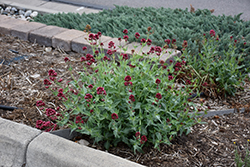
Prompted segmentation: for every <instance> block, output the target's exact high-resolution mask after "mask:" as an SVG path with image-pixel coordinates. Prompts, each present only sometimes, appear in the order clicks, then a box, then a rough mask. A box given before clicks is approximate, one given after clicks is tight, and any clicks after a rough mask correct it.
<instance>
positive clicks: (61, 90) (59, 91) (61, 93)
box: [57, 88, 67, 100]
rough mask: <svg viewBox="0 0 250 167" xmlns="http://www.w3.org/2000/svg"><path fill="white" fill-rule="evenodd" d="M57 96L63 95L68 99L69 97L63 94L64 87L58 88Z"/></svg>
mask: <svg viewBox="0 0 250 167" xmlns="http://www.w3.org/2000/svg"><path fill="white" fill-rule="evenodd" d="M57 97H63V98H65V99H66V100H67V97H66V96H65V95H64V94H63V89H62V88H61V89H59V90H58V94H57Z"/></svg>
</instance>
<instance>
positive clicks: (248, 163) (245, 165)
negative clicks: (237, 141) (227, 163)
mask: <svg viewBox="0 0 250 167" xmlns="http://www.w3.org/2000/svg"><path fill="white" fill-rule="evenodd" d="M245 152H246V155H245V159H244V161H243V160H242V159H243V157H242V156H241V154H239V153H238V150H237V148H236V150H235V159H234V161H235V163H236V166H237V167H250V152H249V149H248V141H247V145H246V149H245Z"/></svg>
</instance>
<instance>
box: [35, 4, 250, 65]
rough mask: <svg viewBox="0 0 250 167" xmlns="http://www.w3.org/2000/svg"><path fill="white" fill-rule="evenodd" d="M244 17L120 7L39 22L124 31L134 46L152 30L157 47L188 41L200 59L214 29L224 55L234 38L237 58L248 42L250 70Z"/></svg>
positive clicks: (249, 25) (248, 25)
mask: <svg viewBox="0 0 250 167" xmlns="http://www.w3.org/2000/svg"><path fill="white" fill-rule="evenodd" d="M240 15H241V14H238V15H237V16H234V17H232V16H225V15H222V16H214V15H212V14H211V12H210V11H209V10H207V9H204V10H197V11H196V12H195V13H190V12H188V10H187V9H186V10H182V9H174V10H173V9H170V8H168V9H166V8H157V9H156V8H152V7H146V8H130V7H126V6H116V8H115V9H113V10H104V11H102V12H99V13H95V14H93V13H91V14H85V13H83V14H82V15H79V14H73V13H68V14H65V13H61V14H48V15H43V16H42V15H39V16H38V17H36V18H35V21H37V22H42V23H45V24H47V25H56V26H60V27H65V28H69V29H77V30H84V29H85V27H86V25H87V24H89V25H91V27H92V29H91V32H93V33H97V32H99V31H100V32H102V33H103V34H104V35H106V36H110V37H122V36H123V34H122V32H121V31H120V30H122V29H128V30H129V31H130V32H131V35H129V41H130V42H132V41H136V39H135V37H134V36H133V35H132V34H134V33H135V32H139V33H140V34H146V32H147V27H148V26H151V27H152V28H153V30H154V33H153V34H152V36H151V39H152V40H153V41H154V43H153V44H155V45H158V46H163V45H164V40H165V39H176V40H177V46H178V49H179V50H180V49H181V45H182V41H183V40H186V41H188V43H189V51H190V54H192V55H196V54H198V53H200V52H201V50H202V43H201V41H202V37H201V36H200V34H203V33H204V32H208V31H209V30H211V29H214V30H215V31H216V32H217V35H218V37H219V38H220V43H219V46H218V48H219V50H218V52H220V53H221V54H222V55H223V50H224V48H225V47H227V42H228V38H229V37H230V36H233V40H237V43H236V49H235V54H236V55H237V54H239V53H241V52H242V48H243V47H244V46H243V44H244V42H247V44H246V45H245V49H244V54H243V57H244V58H245V61H244V62H242V63H243V64H244V65H245V66H246V67H247V68H248V67H250V44H249V42H248V41H249V40H250V21H242V20H241V19H240ZM243 37H244V38H243ZM141 38H146V35H141ZM141 38H140V39H141ZM140 39H139V40H140ZM222 58H223V57H222Z"/></svg>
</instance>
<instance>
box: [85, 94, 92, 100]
mask: <svg viewBox="0 0 250 167" xmlns="http://www.w3.org/2000/svg"><path fill="white" fill-rule="evenodd" d="M92 97H93V96H92V95H91V94H89V93H87V94H86V95H85V97H84V98H85V99H92Z"/></svg>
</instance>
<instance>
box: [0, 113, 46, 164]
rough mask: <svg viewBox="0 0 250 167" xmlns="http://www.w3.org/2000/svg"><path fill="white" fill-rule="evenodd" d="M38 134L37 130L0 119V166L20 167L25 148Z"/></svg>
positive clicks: (23, 161)
mask: <svg viewBox="0 0 250 167" xmlns="http://www.w3.org/2000/svg"><path fill="white" fill-rule="evenodd" d="M40 133H41V131H40V130H38V129H34V128H31V127H29V126H26V125H24V124H19V123H16V122H12V121H9V120H6V119H3V118H1V117H0V166H1V167H2V166H3V167H21V166H22V165H23V164H24V163H25V157H26V149H27V146H28V145H29V143H30V141H32V139H34V138H35V137H36V136H37V135H39V134H40Z"/></svg>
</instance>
